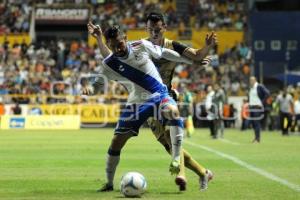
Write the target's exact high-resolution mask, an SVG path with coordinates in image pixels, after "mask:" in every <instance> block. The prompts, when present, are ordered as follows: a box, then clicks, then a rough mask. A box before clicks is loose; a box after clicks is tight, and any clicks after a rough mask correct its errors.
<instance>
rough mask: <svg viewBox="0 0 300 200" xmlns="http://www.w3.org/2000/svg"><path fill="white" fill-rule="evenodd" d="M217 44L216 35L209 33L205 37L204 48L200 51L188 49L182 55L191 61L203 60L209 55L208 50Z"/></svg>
mask: <svg viewBox="0 0 300 200" xmlns="http://www.w3.org/2000/svg"><path fill="white" fill-rule="evenodd" d="M217 43H218V39H217V34H216V33H214V32H211V33H210V34H207V35H206V38H205V46H204V47H203V48H202V49H193V48H188V49H186V50H185V51H184V52H183V55H184V56H186V57H187V58H189V59H191V60H193V61H201V60H203V59H204V58H205V57H206V56H207V55H208V53H209V50H210V49H211V48H213V47H214V46H216V45H217Z"/></svg>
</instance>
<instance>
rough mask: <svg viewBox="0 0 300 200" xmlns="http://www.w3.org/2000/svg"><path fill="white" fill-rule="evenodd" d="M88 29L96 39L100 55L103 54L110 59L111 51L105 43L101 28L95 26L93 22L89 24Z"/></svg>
mask: <svg viewBox="0 0 300 200" xmlns="http://www.w3.org/2000/svg"><path fill="white" fill-rule="evenodd" d="M87 28H88V31H89V34H91V35H92V36H93V37H94V38H96V40H97V43H98V46H99V49H100V53H101V54H102V56H103V57H104V58H106V57H108V56H109V55H110V54H111V51H110V49H109V48H108V47H107V46H106V44H105V43H104V41H103V39H102V35H103V33H102V30H101V28H100V26H99V25H94V24H93V23H92V22H89V23H88V24H87Z"/></svg>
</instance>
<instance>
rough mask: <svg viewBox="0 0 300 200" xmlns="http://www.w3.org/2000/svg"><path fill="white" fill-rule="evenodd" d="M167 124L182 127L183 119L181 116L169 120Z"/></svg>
mask: <svg viewBox="0 0 300 200" xmlns="http://www.w3.org/2000/svg"><path fill="white" fill-rule="evenodd" d="M167 124H168V125H169V126H178V127H180V128H182V129H183V128H184V124H183V120H182V119H181V118H178V119H173V120H169V121H168V123H167Z"/></svg>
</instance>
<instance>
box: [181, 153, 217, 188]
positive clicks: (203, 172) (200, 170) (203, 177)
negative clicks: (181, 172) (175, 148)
mask: <svg viewBox="0 0 300 200" xmlns="http://www.w3.org/2000/svg"><path fill="white" fill-rule="evenodd" d="M183 154H184V163H185V166H186V167H187V168H188V169H190V170H192V171H193V172H195V173H196V174H197V175H198V176H199V180H200V190H206V189H207V188H208V182H209V181H210V180H212V178H213V173H212V172H211V171H210V170H208V169H206V168H205V167H203V166H202V165H201V164H199V163H198V162H197V161H196V160H195V159H193V157H192V156H191V154H190V153H189V152H188V151H186V150H185V149H183Z"/></svg>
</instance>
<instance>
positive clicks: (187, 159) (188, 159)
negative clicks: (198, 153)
mask: <svg viewBox="0 0 300 200" xmlns="http://www.w3.org/2000/svg"><path fill="white" fill-rule="evenodd" d="M182 152H183V155H184V163H185V166H186V167H187V168H189V169H190V170H192V171H193V172H195V173H196V174H197V175H198V176H204V175H205V172H206V169H205V167H203V166H202V165H200V164H199V163H198V162H197V161H196V160H194V159H193V158H192V156H191V155H190V154H189V153H188V152H187V151H186V150H184V149H182ZM180 171H181V170H180Z"/></svg>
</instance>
